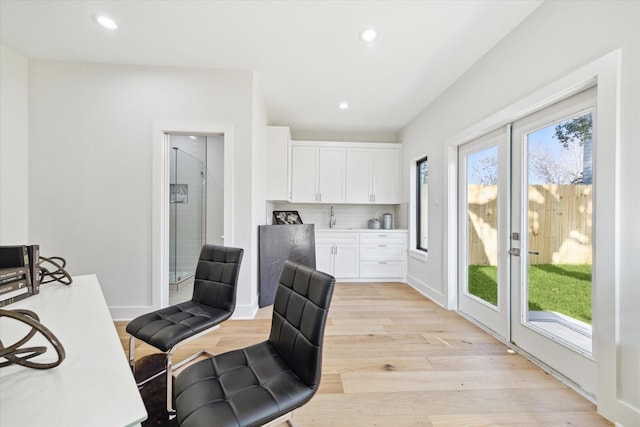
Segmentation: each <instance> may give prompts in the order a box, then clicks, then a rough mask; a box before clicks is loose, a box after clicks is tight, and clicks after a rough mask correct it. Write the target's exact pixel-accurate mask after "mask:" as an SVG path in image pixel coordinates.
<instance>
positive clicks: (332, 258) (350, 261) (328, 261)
mask: <svg viewBox="0 0 640 427" xmlns="http://www.w3.org/2000/svg"><path fill="white" fill-rule="evenodd" d="M359 249H360V247H359V234H358V233H355V232H333V231H329V232H321V231H316V269H318V270H320V271H324V272H325V273H328V274H331V275H332V276H334V277H335V278H336V279H357V278H358V277H359V271H358V270H359V258H360V257H359Z"/></svg>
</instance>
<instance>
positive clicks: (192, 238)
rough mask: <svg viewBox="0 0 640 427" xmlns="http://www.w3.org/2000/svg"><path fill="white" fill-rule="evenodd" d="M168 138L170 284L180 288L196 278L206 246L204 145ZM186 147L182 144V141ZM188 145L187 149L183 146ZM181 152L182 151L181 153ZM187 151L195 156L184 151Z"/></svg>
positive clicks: (182, 137) (173, 137)
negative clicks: (179, 285) (169, 147)
mask: <svg viewBox="0 0 640 427" xmlns="http://www.w3.org/2000/svg"><path fill="white" fill-rule="evenodd" d="M187 138H190V137H186V136H174V135H171V148H172V149H171V150H170V154H171V158H170V184H169V203H170V209H169V242H170V244H169V282H170V284H179V283H181V282H183V281H185V280H187V279H189V278H190V277H191V276H193V275H194V274H195V270H196V266H197V263H198V256H199V255H200V250H201V249H202V245H203V244H204V242H205V209H206V203H205V194H206V191H205V186H206V165H205V163H204V162H203V161H202V160H199V159H198V158H197V157H196V156H198V154H199V153H198V150H200V151H204V152H205V155H204V156H201V157H202V158H203V159H204V160H205V161H206V142H205V143H204V144H203V145H202V147H203V148H201V149H198V148H195V149H194V147H196V146H195V145H194V144H195V143H197V140H191V141H189V140H187ZM183 139H184V140H185V143H184V144H183V143H182V140H183ZM186 144H188V145H186ZM183 148H184V149H183ZM185 149H189V151H191V152H192V153H193V154H194V155H192V154H190V153H188V152H186V151H185Z"/></svg>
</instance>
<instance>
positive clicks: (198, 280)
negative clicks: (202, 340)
mask: <svg viewBox="0 0 640 427" xmlns="http://www.w3.org/2000/svg"><path fill="white" fill-rule="evenodd" d="M243 253H244V251H243V250H242V249H239V248H231V247H225V246H215V245H204V246H203V247H202V251H201V252H200V258H199V259H198V266H197V267H196V273H195V279H194V283H193V296H192V297H191V300H189V301H185V302H182V303H180V304H177V305H172V306H169V307H166V308H162V309H160V310H156V311H154V312H151V313H147V314H143V315H142V316H139V317H137V318H135V319H133V320H132V321H131V322H129V324H128V325H127V332H128V333H129V334H130V338H129V364H130V365H131V369H135V340H136V338H137V339H139V340H142V341H144V342H146V343H147V344H150V345H152V346H154V347H155V348H157V349H159V350H160V351H163V352H165V353H166V355H167V365H166V373H167V411H168V412H169V413H173V412H175V411H174V409H173V406H172V395H173V393H172V380H173V369H177V368H178V367H180V366H182V365H183V364H185V363H187V362H189V361H191V360H193V359H194V358H196V357H198V356H199V355H201V354H202V353H205V352H200V353H198V354H196V355H194V356H192V357H190V358H188V359H185V360H184V361H182V362H180V363H179V364H176V365H174V364H173V360H172V358H173V353H174V351H175V350H176V348H177V347H178V346H179V345H181V344H185V343H187V342H189V341H192V340H194V339H196V338H199V337H200V336H202V335H204V334H206V333H208V332H211V331H212V330H214V329H216V328H218V327H219V325H220V323H222V322H223V321H225V320H227V319H228V318H229V317H231V315H232V314H233V311H234V310H235V307H236V290H237V284H238V275H239V273H240V263H241V262H242V255H243ZM164 372H165V371H163V372H160V373H159V374H157V375H155V376H154V377H151V378H148V379H147V380H145V381H143V382H142V383H140V384H139V385H142V384H144V383H145V382H146V381H149V380H151V379H152V378H155V377H156V376H158V375H160V374H162V373H164Z"/></svg>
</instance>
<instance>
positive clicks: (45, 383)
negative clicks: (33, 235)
mask: <svg viewBox="0 0 640 427" xmlns="http://www.w3.org/2000/svg"><path fill="white" fill-rule="evenodd" d="M16 308H25V309H28V310H31V311H34V312H35V313H36V314H38V316H39V317H40V321H41V323H42V324H44V325H45V326H46V327H47V328H48V329H49V330H51V332H53V334H54V335H56V336H57V337H58V339H59V340H60V342H61V343H62V345H63V346H64V349H65V351H66V358H65V359H64V361H63V362H62V363H61V364H60V365H59V366H57V367H55V368H53V369H45V370H37V369H30V368H25V367H23V366H19V365H11V366H7V367H4V368H0V426H2V427H14V426H15V427H17V426H20V427H24V426H37V427H41V426H48V427H56V426H64V427H73V426H87V427H99V426H109V427H115V426H130V425H139V424H140V423H141V422H142V421H144V420H145V419H146V418H147V412H146V410H145V407H144V403H143V401H142V398H141V397H140V393H139V392H138V388H137V387H136V384H135V380H134V378H133V375H132V373H131V369H130V368H129V363H128V361H127V357H126V355H125V353H124V350H123V348H122V345H121V344H120V339H119V337H118V334H117V332H116V329H115V326H114V324H113V320H112V319H111V316H110V314H109V310H108V308H107V305H106V303H105V300H104V297H103V295H102V290H101V289H100V284H99V283H98V280H97V278H96V276H94V275H91V276H80V277H74V278H73V283H72V284H71V285H69V286H67V285H63V284H58V283H55V282H54V283H48V284H45V285H42V286H41V287H40V293H39V294H38V295H34V296H31V297H29V298H26V299H24V300H22V301H20V302H17V303H14V304H10V305H8V306H6V307H3V309H6V310H12V309H16ZM27 330H28V327H27V326H26V325H24V324H23V323H21V322H18V321H16V320H14V319H10V318H6V317H2V318H0V337H1V339H2V342H3V344H4V345H5V346H9V345H12V344H13V343H15V342H16V341H17V340H19V339H20V338H22V337H23V336H24V335H25V333H26V331H27ZM44 343H46V345H47V347H48V350H47V352H46V353H44V354H42V355H39V356H37V357H35V358H33V359H31V360H32V361H39V360H40V361H48V362H52V361H54V360H55V355H56V353H55V351H54V350H53V348H52V347H51V345H50V344H48V342H47V341H46V340H45V339H44V338H43V337H42V336H41V335H40V334H39V333H38V334H37V335H36V336H35V337H33V338H32V339H31V340H30V341H29V342H27V343H26V344H24V345H23V347H31V346H33V345H43V344H44Z"/></svg>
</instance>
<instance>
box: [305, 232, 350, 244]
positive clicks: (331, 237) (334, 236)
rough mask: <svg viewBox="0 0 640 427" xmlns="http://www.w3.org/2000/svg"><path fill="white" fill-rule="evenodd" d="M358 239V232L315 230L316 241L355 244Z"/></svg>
mask: <svg viewBox="0 0 640 427" xmlns="http://www.w3.org/2000/svg"><path fill="white" fill-rule="evenodd" d="M359 241H360V233H355V232H345V233H342V232H338V233H335V232H332V231H331V232H322V231H316V243H352V244H355V245H357V244H358V242H359Z"/></svg>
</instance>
